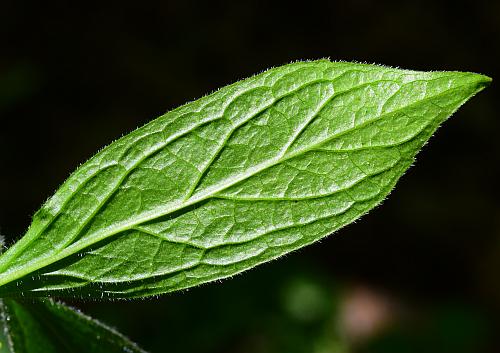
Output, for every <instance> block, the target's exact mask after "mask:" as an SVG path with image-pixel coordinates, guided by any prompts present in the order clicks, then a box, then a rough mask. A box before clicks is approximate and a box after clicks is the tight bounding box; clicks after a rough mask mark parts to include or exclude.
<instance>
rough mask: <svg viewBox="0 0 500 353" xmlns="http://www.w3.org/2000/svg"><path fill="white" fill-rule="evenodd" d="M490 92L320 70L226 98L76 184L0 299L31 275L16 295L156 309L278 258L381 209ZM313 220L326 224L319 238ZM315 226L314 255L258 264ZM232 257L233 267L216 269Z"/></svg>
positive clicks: (114, 155) (66, 188) (480, 82)
mask: <svg viewBox="0 0 500 353" xmlns="http://www.w3.org/2000/svg"><path fill="white" fill-rule="evenodd" d="M488 80H489V79H488V78H486V77H485V76H481V75H477V74H470V73H449V72H433V73H423V72H415V71H405V70H396V69H390V68H384V67H378V66H373V65H361V64H350V63H334V62H329V61H318V62H302V63H295V64H292V65H287V66H284V67H280V68H276V69H272V70H269V71H266V72H264V73H262V74H260V75H257V76H254V77H252V78H250V79H247V80H244V81H241V82H239V83H236V84H233V85H231V86H228V87H225V88H223V89H221V90H220V91H218V92H216V93H214V94H212V95H210V96H207V97H204V98H202V99H201V100H198V101H195V102H192V103H189V104H187V105H185V106H183V107H180V108H178V109H176V110H174V111H172V112H170V113H167V114H165V115H164V116H162V117H160V118H159V119H157V120H155V121H153V122H151V123H149V124H148V125H146V126H145V127H143V128H141V129H139V130H136V131H135V132H133V133H131V134H129V135H128V136H126V137H124V138H122V139H120V140H118V141H116V142H115V143H113V144H112V145H110V146H108V148H106V149H104V150H103V151H101V152H100V153H99V154H98V155H96V156H95V157H94V158H92V159H91V160H90V161H89V162H87V163H86V164H84V165H83V166H82V167H81V168H79V170H78V171H77V172H76V173H75V174H73V175H72V176H71V177H70V179H69V180H68V181H67V182H66V183H65V184H64V185H63V186H62V187H61V189H60V190H59V191H58V192H57V193H56V195H55V196H54V197H53V198H52V199H50V200H49V201H48V203H47V204H46V205H44V207H42V209H41V210H40V211H39V212H38V213H37V214H36V215H35V217H34V221H33V225H32V227H31V228H30V230H29V231H28V234H27V235H26V236H25V238H24V239H22V240H21V241H20V242H19V243H18V244H16V245H15V246H14V247H13V248H11V249H9V251H8V252H7V253H6V254H5V255H4V256H2V257H0V270H3V271H4V272H3V273H2V274H0V283H7V282H8V281H12V280H13V279H17V278H20V277H23V276H26V275H28V274H30V273H32V272H34V271H38V272H36V274H37V276H38V277H37V278H39V279H36V280H30V279H23V283H22V286H21V288H22V289H24V290H28V291H30V292H31V293H32V294H34V295H37V293H38V294H39V293H43V292H46V291H52V290H56V291H57V290H62V289H75V288H78V290H79V291H80V292H81V293H83V292H86V294H90V295H91V296H97V295H98V294H99V293H101V292H104V293H106V294H109V295H114V296H118V297H122V296H125V297H128V296H136V295H151V294H157V293H162V292H167V291H171V290H176V289H181V288H185V287H188V286H191V285H196V284H198V283H203V282H206V281H209V280H213V279H216V278H221V277H227V276H230V275H233V274H235V273H238V272H241V271H243V270H245V269H247V268H249V267H252V266H254V265H256V264H258V263H262V262H265V261H268V260H270V259H273V258H276V257H278V256H280V255H282V254H284V253H286V252H288V251H291V250H294V249H296V248H300V247H302V246H304V245H306V244H309V243H311V242H313V241H315V240H317V239H320V238H321V237H323V236H326V235H328V234H330V233H332V232H333V231H335V230H337V229H339V228H341V227H342V226H344V225H346V224H348V223H349V222H351V221H352V220H354V219H356V218H358V217H359V216H361V215H362V214H364V213H365V212H367V211H368V210H369V209H371V208H373V207H374V206H375V205H377V204H378V203H379V202H380V201H381V200H383V198H384V197H385V196H386V195H387V194H388V192H389V191H390V190H391V189H392V187H393V185H394V184H395V182H396V181H397V179H398V178H399V177H400V176H401V175H402V174H403V172H404V170H406V169H407V168H408V167H409V165H411V163H412V161H413V158H414V155H415V154H416V153H417V152H418V150H419V149H420V147H421V146H422V145H423V144H424V143H425V142H426V141H427V139H428V138H429V137H430V136H431V135H432V133H433V131H434V130H435V129H436V128H437V127H438V126H439V124H440V123H441V122H442V121H444V120H445V119H446V118H447V117H448V116H449V115H451V114H452V113H453V112H454V111H455V110H456V109H457V108H458V107H459V106H460V105H461V104H463V103H464V102H465V101H466V100H467V99H469V98H470V97H471V96H472V95H474V94H475V93H477V92H478V91H480V90H481V89H482V88H483V87H484V86H485V85H487V83H488ZM374 151H375V152H374ZM402 151H403V152H404V153H403V152H402ZM374 181H376V182H377V183H379V184H380V185H378V189H377V185H375V186H374V185H372V184H373V182H374ZM351 188H354V189H353V190H357V191H356V193H355V196H358V198H359V200H356V197H352V195H350V193H351V191H350V189H351ZM370 189H373V190H371V191H370ZM363 194H366V195H364V196H363ZM363 197H364V199H363ZM357 203H358V204H357ZM365 205H366V206H365ZM315 207H316V208H317V210H315V209H314V208H315ZM231 210H232V212H231ZM318 210H319V212H318ZM342 214H348V215H349V216H342ZM261 215H264V216H261ZM268 215H269V216H270V217H268ZM332 217H333V218H332ZM343 217H344V218H345V219H344V218H343ZM322 219H329V220H330V222H327V221H324V222H323V223H324V224H323V223H321V222H320V223H315V222H316V221H318V220H319V221H320V220H322ZM320 224H322V226H323V228H324V229H323V230H322V231H321V232H318V231H317V232H316V233H315V235H314V236H311V239H309V240H305V241H302V242H300V241H299V243H297V244H295V246H291V247H290V246H288V247H287V246H284V245H282V246H281V247H280V246H279V245H277V247H279V248H280V251H277V252H276V253H275V252H274V251H270V253H271V254H268V255H264V253H265V252H266V251H268V249H265V247H266V246H267V243H266V242H268V241H270V242H272V241H273V239H267V240H266V239H264V237H265V236H266V234H267V233H266V231H268V230H271V231H273V232H274V233H272V234H274V236H275V237H278V235H276V234H281V235H282V236H283V234H282V233H286V234H287V237H288V240H290V239H294V236H295V237H296V236H297V234H298V233H300V232H301V231H303V230H304V229H315V227H316V228H318V227H320ZM287 227H289V228H290V229H293V230H294V231H292V232H288V233H287V232H286V231H285V230H286V229H288V228H287ZM281 228H283V229H281ZM280 232H281V233H280ZM297 241H298V240H297ZM239 242H240V243H241V242H243V243H247V246H246V247H245V246H243V245H242V244H238V243H239ZM285 242H286V239H285ZM248 244H250V245H248ZM127 249H128V250H127ZM130 249H133V252H135V254H130ZM151 249H154V251H153V253H152V254H151V252H152V251H151ZM221 249H226V252H228V253H229V255H227V254H226V255H224V251H222V250H221ZM227 249H229V250H227ZM133 252H132V253H133ZM268 252H269V251H268ZM230 255H232V256H234V259H233V260H237V259H239V260H238V261H234V262H227V261H226V263H224V261H222V260H221V259H224V258H226V259H227V258H228V257H231V256H230ZM251 257H254V258H255V257H257V258H258V260H259V261H253V262H252V261H251V260H249V258H251ZM34 260H35V261H34ZM205 262H207V263H205ZM217 262H219V264H217ZM27 264H31V265H27ZM102 265H106V266H105V267H103V266H102ZM109 265H111V266H109ZM217 266H219V267H217ZM224 266H225V267H226V268H221V267H224ZM200 269H202V270H200ZM200 272H205V273H202V274H201V275H200V274H199V273H200ZM204 274H206V276H203V275H204ZM16 276H17V278H16ZM189 276H194V280H193V279H191V280H190V279H188V277H189ZM164 278H166V281H164V280H163V279H164ZM2 281H3V282H2ZM158 283H163V287H162V285H159V286H158ZM93 284H98V286H99V288H101V287H105V288H106V289H105V290H104V291H101V290H100V289H94V288H92V286H93ZM18 285H19V283H18V284H17V285H16V288H19V286H18ZM148 288H149V289H148ZM2 289H3V290H4V291H7V292H8V291H9V285H7V286H3V287H0V291H1V290H2ZM16 290H17V291H19V289H14V291H16ZM134 293H135V294H134ZM137 293H140V294H137Z"/></svg>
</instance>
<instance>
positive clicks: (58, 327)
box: [0, 299, 145, 353]
mask: <svg viewBox="0 0 500 353" xmlns="http://www.w3.org/2000/svg"><path fill="white" fill-rule="evenodd" d="M0 304H1V305H0V309H1V310H2V316H3V320H2V322H1V326H3V328H2V331H3V332H4V335H6V336H7V337H6V339H5V341H4V342H3V343H4V345H5V346H4V348H5V349H8V352H12V353H38V352H40V353H52V352H53V353H59V352H75V353H77V352H82V353H83V352H96V353H99V352H103V353H108V352H110V353H111V352H129V353H144V352H145V351H143V350H142V349H141V348H139V347H138V346H137V345H136V344H135V343H133V342H131V341H130V340H129V339H128V338H126V337H125V336H123V335H121V334H120V333H118V332H117V331H115V330H114V329H112V328H110V327H108V326H106V325H104V324H102V323H100V322H99V321H96V320H93V319H92V318H90V317H88V316H86V315H83V314H82V313H81V312H80V311H78V310H76V309H73V308H70V307H68V306H66V305H64V304H62V303H60V302H56V301H53V300H50V299H46V300H35V301H31V302H26V301H15V300H12V299H6V300H4V301H3V302H0Z"/></svg>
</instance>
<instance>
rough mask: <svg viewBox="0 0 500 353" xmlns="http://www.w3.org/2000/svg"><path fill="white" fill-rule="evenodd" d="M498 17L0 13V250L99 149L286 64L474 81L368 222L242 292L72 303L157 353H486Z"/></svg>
mask: <svg viewBox="0 0 500 353" xmlns="http://www.w3.org/2000/svg"><path fill="white" fill-rule="evenodd" d="M499 44H500V2H499V1H487V0H475V1H473V2H460V1H454V2H449V3H447V2H444V1H443V2H440V1H411V2H405V1H398V2H387V1H386V2H384V1H368V0H365V1H362V0H359V1H330V2H326V1H325V2H317V1H303V2H300V3H295V4H294V3H293V2H291V1H289V2H267V1H255V2H245V1H232V2H217V1H210V2H208V1H207V2H199V3H196V2H192V1H186V0H185V1H164V2H145V1H143V2H126V1H124V2H106V3H104V2H102V3H92V2H85V3H81V4H80V3H77V2H69V1H68V2H32V3H30V2H25V1H5V0H2V1H0V227H1V228H0V232H1V233H2V234H4V235H6V236H7V240H8V241H9V242H12V241H14V240H15V239H17V238H18V237H20V236H21V235H22V234H23V232H24V230H25V229H26V228H27V226H28V224H29V222H30V217H31V215H32V214H33V213H34V211H35V210H36V209H37V208H38V207H39V206H40V205H41V204H42V203H43V201H44V200H45V199H46V198H48V197H49V196H50V195H51V194H52V193H53V192H54V191H55V190H56V188H57V187H58V186H59V185H60V184H61V183H62V182H63V181H64V179H65V178H66V177H67V176H68V175H69V173H70V172H72V171H73V170H74V169H75V168H76V167H78V165H80V164H81V163H82V162H84V161H85V160H86V159H88V158H89V157H90V156H91V155H92V154H93V153H95V152H96V151H97V150H98V149H99V148H101V147H102V146H104V145H106V144H108V143H110V142H111V141H113V140H114V139H116V138H118V137H120V136H122V135H123V134H125V133H127V132H129V131H131V130H133V129H134V128H136V127H138V126H140V125H143V124H145V123H146V122H148V121H149V120H150V119H152V118H154V117H156V116H158V115H160V114H162V113H163V112H165V111H166V110H169V109H171V108H174V107H176V106H178V105H181V104H183V103H185V102H186V101H189V100H192V99H195V98H197V97H200V96H202V95H204V94H206V93H208V92H211V91H213V90H214V89H216V88H218V87H221V86H223V85H226V84H228V83H232V82H234V81H237V80H239V79H241V78H244V77H247V76H249V75H252V74H254V73H256V72H259V71H262V70H264V69H266V68H269V67H270V66H278V65H281V64H284V63H287V62H290V61H293V60H298V59H316V58H322V57H330V58H331V59H334V60H348V61H352V60H355V61H362V62H370V63H371V62H376V63H383V64H386V65H391V66H399V67H403V68H409V69H418V70H461V71H474V72H480V73H483V74H487V75H489V76H491V77H493V78H494V82H493V85H492V86H491V87H490V88H488V89H487V90H486V91H484V92H482V93H481V94H479V95H478V96H477V97H475V98H474V99H473V100H472V101H471V102H469V103H467V104H466V105H465V106H464V107H463V108H462V109H461V110H460V111H459V112H458V113H456V115H455V116H454V117H453V118H452V119H450V120H449V121H448V122H447V123H446V124H445V126H444V127H443V128H442V129H440V130H439V131H438V132H437V134H436V135H437V136H436V137H434V138H433V139H431V142H430V143H429V144H428V145H427V146H426V147H425V148H424V150H423V151H422V152H421V153H420V154H419V156H418V161H417V166H416V167H413V168H411V169H410V170H409V171H408V172H407V173H406V175H405V176H404V177H403V178H402V180H401V181H400V183H399V184H398V187H397V188H396V190H395V191H394V192H393V193H392V194H391V196H390V197H389V198H388V200H386V201H385V202H384V205H383V206H382V207H379V208H377V209H376V210H374V211H372V212H371V213H370V214H369V215H367V216H365V217H364V218H363V219H362V221H360V222H357V223H356V224H354V225H351V226H349V227H347V228H346V229H343V230H341V231H339V232H338V233H337V234H336V235H334V236H331V237H329V238H328V239H326V240H324V241H322V242H321V243H319V244H316V245H313V246H310V247H309V248H306V249H303V250H301V251H298V252H296V253H294V254H291V255H289V256H287V257H285V258H283V259H280V260H278V261H275V262H272V263H270V264H267V265H264V266H261V267H259V268H258V269H255V270H253V271H251V272H249V273H246V274H245V275H243V276H238V277H236V278H234V279H231V280H226V281H224V282H222V283H221V284H211V285H206V286H202V287H200V288H195V289H192V290H190V291H186V292H183V293H176V294H170V295H166V296H162V297H161V298H159V299H148V300H144V301H138V302H115V303H78V304H77V305H78V306H80V307H82V308H84V309H85V310H86V311H87V312H89V313H92V314H93V315H94V316H95V317H97V318H100V319H102V320H103V321H105V322H108V323H110V324H111V325H113V326H115V327H117V328H119V329H120V330H121V331H123V332H125V333H126V334H128V335H129V336H131V337H132V338H133V339H134V340H135V341H137V342H139V343H140V344H141V345H142V346H143V347H145V348H147V349H150V350H152V351H153V352H171V353H177V352H186V353H187V352H200V353H216V352H217V353H226V352H227V353H229V352H231V353H246V352H248V353H250V352H252V353H279V352H284V353H294V352H297V353H299V352H301V353H302V352H303V353H337V352H368V351H369V352H398V353H405V352H454V353H460V352H499V351H500V337H499V335H498V333H499V332H500V276H499V274H500V201H499V196H500V193H499V192H498V182H499V180H500V171H499V163H500V158H499V150H500V148H499V128H500V123H499V121H500V119H499V117H498V111H500V103H499V98H500V96H499V89H498V87H497V85H496V82H495V79H497V78H498V79H500V75H499V69H500V64H499V63H500V45H499Z"/></svg>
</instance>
